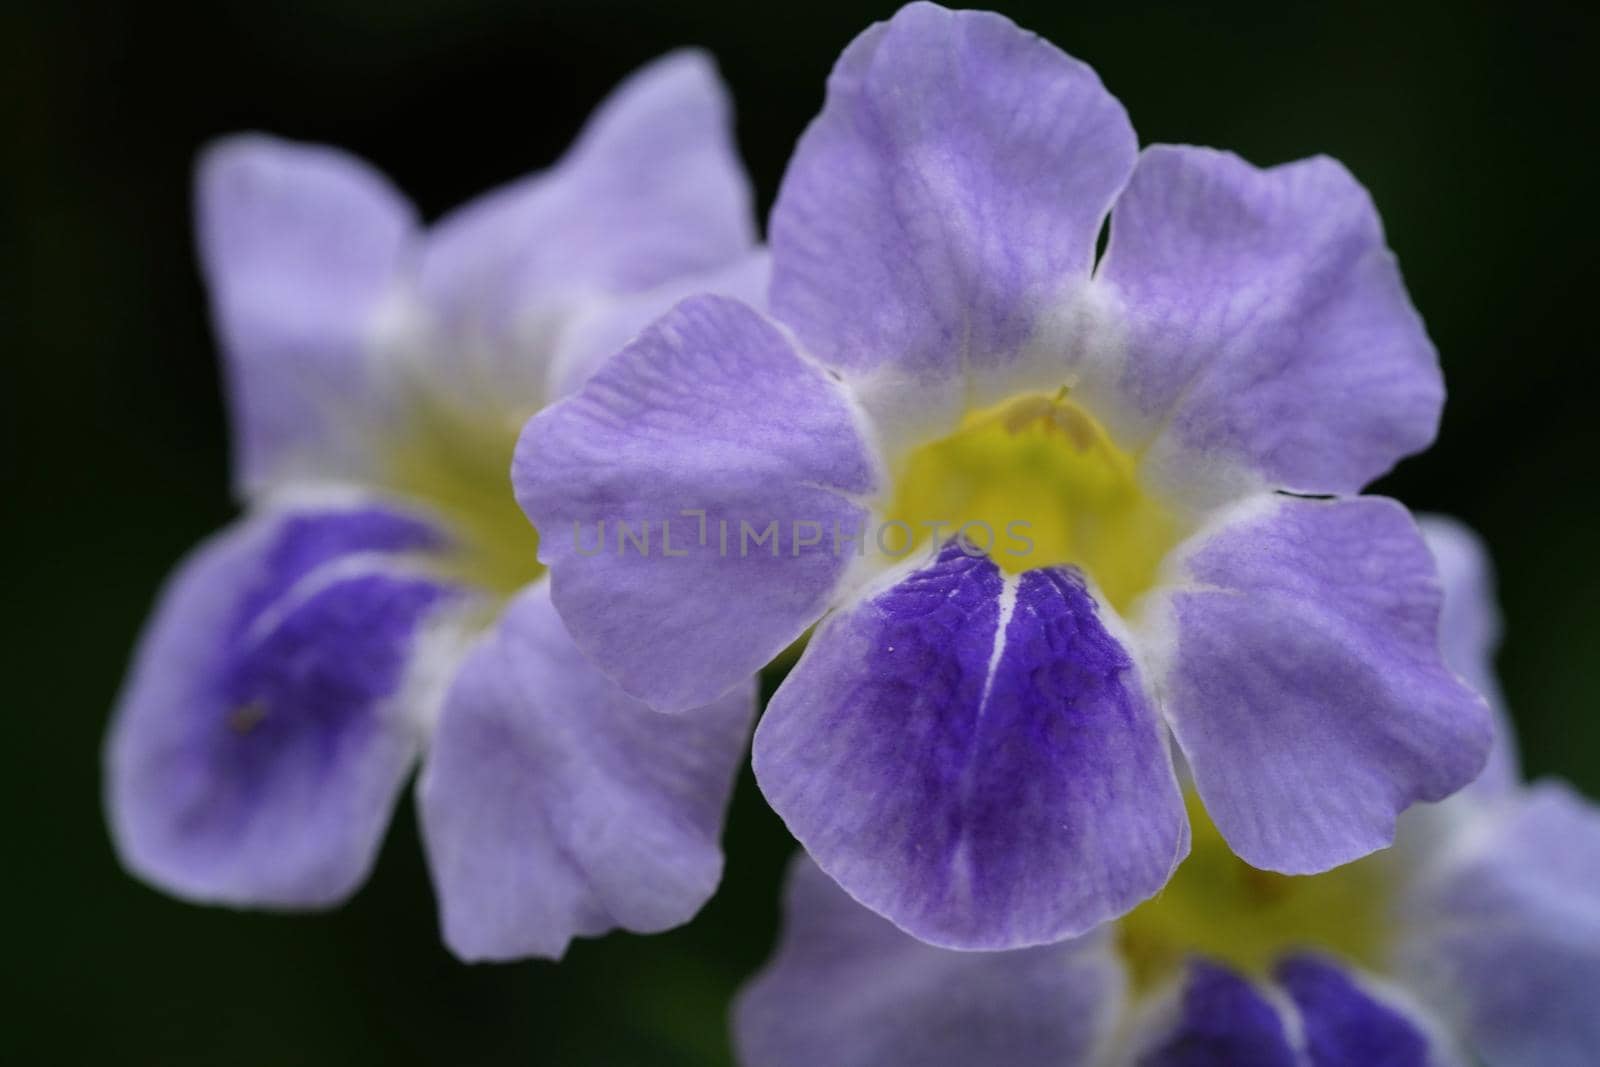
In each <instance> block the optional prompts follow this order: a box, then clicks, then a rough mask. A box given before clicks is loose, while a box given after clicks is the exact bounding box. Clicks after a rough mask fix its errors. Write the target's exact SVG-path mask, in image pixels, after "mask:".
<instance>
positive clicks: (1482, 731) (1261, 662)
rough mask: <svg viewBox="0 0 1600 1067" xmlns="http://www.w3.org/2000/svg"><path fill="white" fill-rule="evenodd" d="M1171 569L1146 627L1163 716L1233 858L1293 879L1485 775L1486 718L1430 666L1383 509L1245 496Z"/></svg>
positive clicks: (1424, 562)
mask: <svg viewBox="0 0 1600 1067" xmlns="http://www.w3.org/2000/svg"><path fill="white" fill-rule="evenodd" d="M1173 568H1174V572H1175V573H1174V575H1173V578H1172V587H1171V588H1169V589H1164V590H1163V591H1162V594H1161V595H1162V597H1163V598H1164V599H1165V603H1163V604H1162V605H1161V606H1160V607H1159V608H1158V609H1157V610H1156V611H1155V612H1154V613H1153V617H1154V618H1155V619H1158V620H1160V621H1159V623H1158V624H1157V625H1155V626H1154V627H1153V628H1152V636H1153V637H1154V639H1155V640H1154V642H1153V643H1154V644H1155V645H1157V646H1160V647H1163V648H1165V649H1166V651H1165V652H1164V656H1165V658H1166V662H1165V668H1166V674H1165V680H1164V692H1165V693H1166V697H1167V702H1166V712H1167V716H1168V719H1169V721H1170V722H1171V724H1172V727H1173V730H1174V732H1175V733H1176V735H1177V738H1178V742H1179V744H1180V745H1181V746H1182V748H1183V752H1184V755H1185V756H1186V757H1187V758H1188V762H1189V765H1190V767H1191V769H1192V770H1193V772H1194V781H1195V786H1196V788H1197V789H1198V790H1199V793H1200V797H1201V799H1202V800H1203V801H1204V802H1205V805H1206V810H1207V811H1208V812H1210V814H1211V817H1212V819H1213V820H1214V821H1215V822H1216V825H1217V828H1218V829H1219V830H1221V831H1222V835H1223V837H1225V838H1226V839H1227V841H1228V844H1229V845H1230V846H1231V847H1232V848H1233V850H1234V851H1235V852H1236V853H1238V854H1239V856H1240V857H1242V858H1243V859H1245V860H1246V861H1247V862H1249V863H1251V864H1252V865H1254V866H1256V867H1261V868H1265V869H1268V870H1274V871H1282V872H1285V873H1289V874H1309V873H1314V872H1317V871H1323V870H1327V869H1328V868H1331V867H1334V866H1337V865H1339V864H1341V863H1345V862H1347V861H1349V860H1353V859H1356V858H1358V857H1360V856H1363V855H1366V854H1367V853H1369V852H1371V851H1373V850H1374V849H1378V848H1382V847H1384V846H1385V845H1387V844H1389V843H1390V842H1391V841H1392V840H1393V839H1394V830H1395V817H1396V815H1397V814H1398V813H1399V812H1400V811H1402V810H1403V809H1405V808H1406V807H1408V806H1409V805H1411V804H1413V803H1415V802H1417V801H1423V800H1440V799H1442V798H1444V797H1446V796H1448V795H1449V794H1450V793H1452V792H1454V791H1455V790H1457V789H1460V788H1461V787H1462V786H1463V785H1465V784H1467V783H1468V782H1470V781H1471V780H1472V779H1473V777H1474V776H1476V775H1477V773H1478V772H1479V770H1480V769H1481V768H1482V767H1483V763H1484V760H1485V757H1486V755H1487V753H1488V750H1489V746H1490V743H1491V740H1492V727H1491V722H1490V717H1489V712H1488V708H1487V707H1486V705H1485V704H1484V702H1483V700H1482V698H1480V697H1478V696H1477V695H1475V694H1474V693H1472V692H1471V691H1470V690H1468V689H1467V688H1466V687H1465V686H1464V685H1462V684H1461V683H1460V681H1458V680H1457V679H1456V677H1455V676H1454V675H1453V674H1452V673H1451V672H1450V671H1449V670H1448V669H1447V668H1446V667H1445V665H1444V663H1443V660H1442V658H1441V656H1440V653H1439V642H1438V620H1439V610H1440V599H1441V598H1440V590H1439V584H1438V581H1437V579H1436V578H1435V577H1434V568H1433V561H1432V558H1431V557H1430V556H1429V554H1428V551H1427V548H1426V546H1425V545H1424V543H1423V541H1422V538H1421V536H1420V535H1419V534H1418V532H1417V529H1416V525H1415V524H1414V523H1413V522H1412V520H1411V518H1410V517H1409V516H1408V515H1407V514H1406V512H1405V509H1404V508H1402V507H1400V506H1399V505H1398V504H1395V503H1394V502H1392V501H1389V500H1383V499H1378V498H1358V499H1352V500H1305V499H1300V498H1294V497H1283V496H1278V497H1269V498H1260V499H1258V500H1256V501H1253V502H1249V503H1247V504H1245V505H1243V506H1241V507H1240V508H1239V509H1237V510H1235V511H1234V512H1231V513H1230V514H1229V515H1228V516H1227V518H1226V519H1225V520H1224V521H1222V522H1221V523H1219V524H1218V525H1217V526H1216V527H1214V528H1211V529H1209V530H1207V531H1205V532H1203V533H1202V534H1200V535H1197V536H1196V537H1195V538H1194V539H1193V540H1192V542H1191V543H1190V544H1189V545H1188V546H1186V547H1185V548H1184V549H1181V550H1180V559H1179V560H1178V561H1177V562H1176V563H1175V564H1174V565H1173ZM1163 627H1165V628H1168V631H1169V632H1166V633H1160V632H1159V631H1160V630H1161V629H1162V628H1163Z"/></svg>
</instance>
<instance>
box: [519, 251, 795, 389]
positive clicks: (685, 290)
mask: <svg viewBox="0 0 1600 1067" xmlns="http://www.w3.org/2000/svg"><path fill="white" fill-rule="evenodd" d="M771 277H772V257H771V256H769V255H768V254H767V252H766V251H765V250H764V249H763V250H761V251H759V252H752V253H751V254H750V255H748V256H745V257H744V258H743V259H741V260H738V261H736V262H735V263H734V264H733V265H732V266H728V267H723V268H720V269H718V270H715V271H710V272H707V273H703V274H691V275H686V276H685V277H683V278H678V279H674V280H673V281H670V282H667V283H665V284H663V285H658V286H656V287H655V288H654V289H649V290H646V291H645V292H642V293H635V294H631V295H629V296H624V297H619V298H618V299H616V300H607V301H604V302H601V303H599V304H598V305H596V306H593V307H590V308H588V309H586V310H585V311H584V312H583V313H582V314H581V315H580V316H579V317H578V318H577V320H576V321H575V322H573V324H572V326H571V327H570V328H569V329H567V330H566V331H565V332H564V333H563V334H562V336H561V344H560V346H559V347H558V348H557V350H556V354H555V357H554V359H553V360H552V361H551V368H550V381H551V386H550V395H551V396H552V397H557V398H560V397H564V396H568V395H569V394H571V393H573V392H576V391H577V389H578V388H579V387H580V386H582V385H583V383H584V382H586V381H588V380H589V378H590V377H591V376H592V375H593V374H594V372H595V371H597V370H599V369H600V367H601V365H602V364H603V363H605V361H606V360H608V359H610V358H611V357H612V356H614V355H616V354H617V353H618V352H621V351H622V350H623V349H624V348H626V347H628V345H629V343H631V342H632V341H633V340H634V339H635V338H636V337H638V336H639V335H640V334H641V333H643V332H644V330H645V328H646V327H648V326H649V325H650V324H651V323H653V322H655V321H656V320H657V319H659V318H661V317H662V316H663V315H665V314H666V313H667V312H669V311H671V310H672V309H673V308H674V307H675V306H676V305H678V304H679V303H681V302H682V301H684V300H686V299H688V298H689V297H691V296H697V295H699V294H701V293H708V294H712V295H715V296H729V297H732V298H734V299H735V300H740V301H743V302H744V303H746V304H749V305H750V306H751V307H753V308H758V309H759V308H761V307H762V306H763V305H764V304H765V303H766V300H767V284H768V282H769V280H770V279H771Z"/></svg>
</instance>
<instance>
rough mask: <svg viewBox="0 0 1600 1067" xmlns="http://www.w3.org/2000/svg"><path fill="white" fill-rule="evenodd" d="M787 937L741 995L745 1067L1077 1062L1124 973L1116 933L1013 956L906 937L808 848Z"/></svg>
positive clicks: (1094, 1043)
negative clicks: (849, 890)
mask: <svg viewBox="0 0 1600 1067" xmlns="http://www.w3.org/2000/svg"><path fill="white" fill-rule="evenodd" d="M784 915H785V923H784V932H783V939H782V942H781V943H780V945H779V946H778V950H777V952H776V953H775V955H774V956H773V958H772V960H771V961H770V962H769V963H768V964H767V966H766V967H765V968H764V969H763V970H762V972H761V973H760V974H758V975H757V976H756V977H755V978H754V979H752V980H751V981H750V982H749V984H747V985H746V986H745V987H744V989H743V990H742V991H741V992H740V994H739V998H738V1000H737V1001H736V1002H735V1004H734V1009H733V1031H734V1044H735V1046H736V1048H737V1050H738V1056H739V1062H740V1063H742V1064H743V1065H744V1067H814V1065H817V1064H827V1065H828V1067H909V1065H912V1064H915V1065H917V1067H968V1065H971V1064H1006V1065H1008V1067H1080V1065H1087V1064H1091V1063H1096V1062H1099V1057H1098V1053H1099V1051H1100V1050H1101V1049H1102V1048H1103V1047H1104V1045H1105V1043H1106V1041H1107V1040H1108V1038H1109V1037H1110V1035H1111V1032H1112V1031H1113V1030H1114V1029H1115V1026H1116V1022H1117V1017H1118V1014H1119V1011H1120V1008H1121V1004H1122V1001H1123V997H1124V987H1125V985H1126V977H1125V975H1124V973H1123V969H1122V964H1121V962H1120V961H1119V960H1118V958H1117V955H1116V951H1115V942H1114V940H1113V938H1112V937H1111V935H1110V932H1109V931H1108V930H1099V931H1096V932H1094V933H1092V934H1089V935H1088V936H1086V937H1082V938H1077V939H1074V940H1071V941H1065V942H1062V943H1061V944H1059V945H1050V946H1046V947H1043V948H1031V949H1021V950H1018V951H1015V952H952V951H950V950H949V949H941V948H934V947H933V946H931V945H926V944H923V943H922V942H920V941H917V940H915V939H913V938H911V937H908V936H906V935H905V934H904V933H902V932H901V931H899V930H897V929H895V927H894V926H892V925H891V924H889V923H887V922H885V921H884V920H883V919H881V918H879V917H878V916H876V915H874V914H873V913H872V912H870V911H868V910H867V909H866V908H863V907H862V906H861V905H859V904H857V903H856V902H855V901H853V900H851V899H850V898H849V896H847V895H846V894H845V893H844V891H843V890H841V889H840V888H839V887H838V886H837V885H836V884H834V883H833V881H831V880H830V879H829V878H828V877H827V875H825V874H823V873H822V872H821V871H820V870H818V869H817V867H816V865H815V864H813V863H811V862H810V861H809V860H808V859H806V858H805V857H804V856H803V855H802V856H797V857H796V858H795V861H794V862H793V863H792V864H791V865H790V868H789V884H788V889H787V892H786V894H785V907H784Z"/></svg>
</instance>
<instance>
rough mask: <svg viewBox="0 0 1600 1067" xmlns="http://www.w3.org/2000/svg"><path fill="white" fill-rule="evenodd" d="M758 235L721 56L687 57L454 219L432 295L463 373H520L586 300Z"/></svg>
mask: <svg viewBox="0 0 1600 1067" xmlns="http://www.w3.org/2000/svg"><path fill="white" fill-rule="evenodd" d="M754 244H755V224H754V216H753V214H752V211H751V194H750V188H749V183H748V181H747V180H746V178H745V176H744V172H743V169H742V168H741V166H740V164H739V160H738V156H737V153H736V151H735V149H734V145H733V137H732V112H731V106H730V103H729V101H728V97H727V92H726V90H725V89H724V88H723V86H722V84H721V82H720V81H719V80H718V78H717V74H716V69H715V67H714V66H713V64H712V62H711V60H710V58H709V57H708V56H706V55H705V54H703V53H700V52H695V51H682V52H674V53H672V54H670V55H667V56H665V57H663V58H661V59H659V60H657V61H655V62H654V63H651V64H649V65H648V66H646V67H644V68H643V69H641V70H639V71H638V72H636V73H635V74H633V75H632V76H630V77H629V78H628V79H627V80H626V81H624V82H623V83H622V84H621V85H620V86H619V87H618V88H617V89H616V90H615V91H614V92H613V93H612V94H611V96H610V97H609V98H608V99H607V100H606V101H605V103H603V104H602V105H601V106H600V107H599V108H598V109H597V110H596V111H595V113H594V115H593V116H592V117H591V118H590V120H589V122H588V124H587V125H586V126H585V128H584V130H583V133H582V134H581V135H580V136H579V138H578V140H577V141H576V142H575V143H574V144H573V146H572V148H571V149H570V150H569V151H568V152H567V154H566V155H565V156H564V157H563V158H562V159H561V161H560V162H559V163H557V164H556V166H554V167H553V168H551V169H550V170H548V171H544V172H541V173H538V174H534V175H530V176H529V177H527V178H523V179H522V180H520V181H517V182H514V183H512V184H511V185H508V186H506V187H504V188H502V189H500V190H498V191H496V192H494V193H490V194H489V195H487V196H484V197H481V198H479V199H477V200H475V201H473V202H472V203H470V204H468V205H467V206H465V207H463V208H461V209H459V210H458V211H456V212H454V213H453V214H451V215H449V216H447V217H446V218H445V219H443V220H442V221H441V222H440V223H439V225H438V226H437V227H436V228H435V229H434V231H433V232H432V233H431V234H430V235H429V239H428V244H427V248H426V251H425V254H424V258H423V262H422V282H421V284H422V292H423V297H424V299H425V300H426V302H427V304H428V307H429V311H430V313H431V314H432V315H433V316H435V317H436V319H437V325H438V326H439V327H440V328H442V330H443V331H444V333H445V334H446V335H447V336H449V337H450V338H451V339H452V341H453V344H452V346H451V351H452V352H453V353H454V354H455V356H456V357H457V359H458V360H459V363H458V365H457V367H456V371H457V373H458V374H459V373H475V374H482V375H485V376H487V377H489V378H491V379H493V380H505V379H506V378H507V377H511V378H512V379H513V380H514V378H515V374H516V371H517V369H518V368H517V366H516V365H515V364H519V363H525V362H526V360H527V350H528V349H529V348H530V347H539V346H541V345H543V346H548V345H549V344H550V343H551V342H552V341H554V340H555V338H556V336H557V335H558V331H559V330H560V328H561V326H562V325H563V324H564V322H565V317H566V316H567V315H568V314H570V313H571V311H572V310H574V301H575V300H576V299H578V298H581V297H582V296H584V295H586V294H593V293H611V294H616V293H633V292H641V291H644V290H647V289H651V288H654V287H656V286H659V285H662V284H665V283H668V282H672V281H675V280H678V279H681V278H684V277H686V276H689V275H694V274H698V273H701V272H704V271H709V270H715V269H718V268H721V267H724V266H726V265H728V264H731V263H733V262H734V261H736V260H738V259H740V258H742V257H744V256H745V255H747V254H748V253H749V252H750V251H751V250H752V248H753V247H754ZM508 364H513V365H508Z"/></svg>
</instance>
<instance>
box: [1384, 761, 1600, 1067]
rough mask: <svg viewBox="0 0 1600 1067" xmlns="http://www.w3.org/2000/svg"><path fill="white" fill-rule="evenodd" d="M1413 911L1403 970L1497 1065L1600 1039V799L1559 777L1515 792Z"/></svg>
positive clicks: (1420, 893) (1580, 1051)
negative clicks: (1599, 1008) (1595, 801)
mask: <svg viewBox="0 0 1600 1067" xmlns="http://www.w3.org/2000/svg"><path fill="white" fill-rule="evenodd" d="M1408 904H1409V906H1408V908H1407V909H1406V911H1405V912H1404V921H1405V923H1406V938H1405V941H1404V944H1403V948H1402V952H1401V963H1400V967H1401V971H1402V973H1404V974H1405V975H1406V976H1407V977H1408V978H1409V979H1410V980H1411V981H1412V983H1413V984H1414V985H1415V986H1416V987H1417V988H1418V989H1419V990H1422V991H1424V992H1425V993H1426V994H1427V995H1428V997H1429V999H1430V1001H1431V1002H1433V1003H1435V1004H1438V1005H1440V1008H1441V1010H1442V1011H1445V1012H1447V1013H1449V1016H1450V1017H1449V1021H1450V1022H1452V1023H1453V1024H1455V1025H1456V1026H1457V1027H1458V1028H1459V1029H1460V1031H1461V1032H1462V1033H1463V1034H1465V1035H1466V1037H1467V1039H1468V1042H1469V1044H1470V1045H1471V1047H1472V1048H1473V1049H1474V1051H1475V1052H1476V1053H1477V1055H1478V1056H1480V1057H1481V1058H1482V1060H1483V1062H1484V1063H1485V1064H1487V1065H1488V1067H1521V1065H1524V1064H1538V1065H1539V1067H1580V1065H1587V1064H1592V1063H1593V1062H1594V1057H1595V1051H1596V1050H1597V1049H1600V1012H1596V1010H1595V1007H1596V1000H1595V996H1596V993H1595V991H1596V990H1600V809H1597V808H1596V807H1595V806H1594V805H1592V804H1590V803H1588V802H1587V801H1585V800H1584V799H1583V798H1582V797H1580V796H1578V795H1577V794H1576V793H1574V792H1573V791H1572V790H1571V789H1569V788H1568V787H1566V786H1564V785H1561V784H1558V783H1545V784H1541V785H1537V786H1534V787H1533V788H1531V789H1529V790H1528V791H1527V792H1526V793H1525V794H1524V795H1523V796H1520V797H1510V798H1507V799H1505V800H1504V801H1502V802H1500V805H1499V807H1498V808H1497V809H1496V810H1495V811H1494V812H1493V813H1492V814H1491V815H1490V816H1488V818H1487V821H1486V823H1485V824H1484V825H1482V826H1481V827H1477V828H1475V830H1474V832H1473V833H1471V834H1470V835H1466V836H1465V837H1464V838H1463V839H1462V840H1461V841H1460V842H1459V845H1458V847H1457V848H1456V849H1455V850H1454V851H1453V852H1452V853H1451V854H1449V855H1446V856H1444V857H1441V859H1440V861H1439V862H1438V863H1436V864H1435V866H1434V868H1433V869H1432V871H1431V876H1430V877H1429V878H1427V879H1426V880H1424V881H1422V882H1421V883H1419V884H1418V885H1417V886H1416V887H1415V888H1414V890H1413V891H1412V893H1411V896H1410V900H1409V902H1408Z"/></svg>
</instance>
